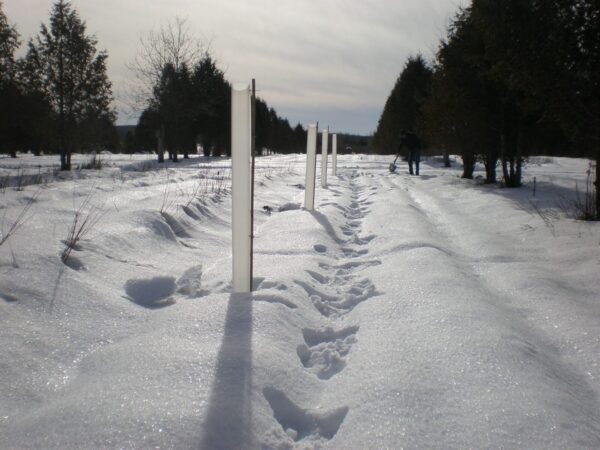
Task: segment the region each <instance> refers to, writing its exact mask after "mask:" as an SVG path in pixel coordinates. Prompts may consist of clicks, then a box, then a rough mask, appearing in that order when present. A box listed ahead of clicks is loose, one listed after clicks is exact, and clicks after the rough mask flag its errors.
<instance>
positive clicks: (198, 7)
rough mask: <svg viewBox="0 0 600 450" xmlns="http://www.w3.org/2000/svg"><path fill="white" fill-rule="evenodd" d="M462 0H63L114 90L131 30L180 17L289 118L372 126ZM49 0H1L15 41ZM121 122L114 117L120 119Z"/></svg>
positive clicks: (128, 53)
mask: <svg viewBox="0 0 600 450" xmlns="http://www.w3.org/2000/svg"><path fill="white" fill-rule="evenodd" d="M466 3H467V2H466V0H455V1H448V0H404V1H399V0H362V1H358V0H325V1H323V0H320V1H317V0H255V1H253V2H247V1H246V0H170V1H168V2H147V1H142V0H103V1H101V2H100V1H97V0H73V5H74V6H75V8H76V9H77V10H78V11H79V13H80V15H81V17H82V18H83V19H84V20H85V21H86V22H87V26H88V32H91V33H94V34H95V35H96V36H97V38H98V41H99V48H103V49H104V48H105V49H107V50H108V52H109V76H110V77H111V80H112V81H113V85H114V89H115V92H117V93H119V92H122V91H123V90H125V89H126V88H125V86H126V82H127V80H128V79H129V78H130V74H129V73H128V71H127V68H126V64H127V62H129V61H131V60H132V58H133V56H134V54H135V51H136V46H137V42H138V40H139V36H140V35H142V34H144V33H147V32H148V31H149V30H151V29H152V28H155V27H157V26H158V25H159V24H160V23H161V21H164V20H166V19H172V18H174V17H175V16H179V17H183V18H187V19H188V23H189V25H190V27H191V28H192V30H193V31H194V32H196V33H197V35H198V36H200V37H203V38H204V39H205V40H206V41H207V42H208V41H211V48H212V51H213V53H214V55H215V56H216V58H217V60H218V62H219V64H220V66H221V68H223V69H224V70H225V71H226V73H227V77H228V79H229V80H230V81H232V82H233V81H240V80H242V81H243V80H249V79H250V78H256V80H257V85H258V87H259V89H260V95H261V97H262V98H264V99H265V100H266V101H267V102H268V103H269V104H270V105H271V106H273V107H275V109H277V111H278V113H279V114H280V115H283V116H286V117H288V118H289V119H290V122H292V123H294V122H295V121H301V122H302V123H303V124H306V123H308V122H311V121H320V122H321V123H323V121H324V120H326V119H327V121H329V122H332V123H333V122H335V123H336V127H337V128H338V129H339V130H344V131H351V132H356V133H369V132H372V131H373V130H374V129H375V127H376V125H377V120H378V118H379V114H380V112H381V109H382V108H383V104H384V102H385V100H386V98H387V95H388V94H389V92H390V90H391V88H392V86H393V84H394V82H395V80H396V78H397V77H398V75H399V73H400V71H401V69H402V67H403V65H404V63H405V61H406V59H407V58H408V57H409V56H410V55H412V54H415V53H417V52H421V53H423V54H424V55H426V56H428V57H431V56H432V54H433V52H434V51H435V49H436V48H437V45H438V42H439V39H440V38H441V37H443V35H444V32H445V27H446V24H447V22H448V19H449V18H450V17H451V16H452V15H453V14H454V13H455V11H456V10H457V9H458V7H459V6H460V5H461V4H466ZM51 7H52V1H51V0H4V8H5V12H6V13H7V15H8V17H9V20H10V21H11V22H13V23H16V24H17V27H18V29H19V31H20V33H21V34H22V36H23V37H24V38H25V40H26V39H27V38H28V37H30V36H32V35H34V34H36V33H37V32H38V30H39V25H40V23H41V22H46V21H47V19H48V13H49V11H50V9H51ZM126 120H127V119H126V118H125V116H124V115H123V114H121V116H120V121H121V122H123V121H126Z"/></svg>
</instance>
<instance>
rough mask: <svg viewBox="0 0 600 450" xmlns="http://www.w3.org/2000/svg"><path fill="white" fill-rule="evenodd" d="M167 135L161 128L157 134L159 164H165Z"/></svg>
mask: <svg viewBox="0 0 600 450" xmlns="http://www.w3.org/2000/svg"><path fill="white" fill-rule="evenodd" d="M164 140H165V134H164V129H163V128H161V129H160V130H158V131H157V132H156V153H157V155H158V162H159V163H164V162H165V147H164Z"/></svg>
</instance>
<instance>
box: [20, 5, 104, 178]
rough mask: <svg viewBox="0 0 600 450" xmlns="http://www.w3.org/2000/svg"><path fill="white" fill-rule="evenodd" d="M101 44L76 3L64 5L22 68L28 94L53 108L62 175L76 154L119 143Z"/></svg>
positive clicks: (45, 27) (32, 45) (33, 45)
mask: <svg viewBox="0 0 600 450" xmlns="http://www.w3.org/2000/svg"><path fill="white" fill-rule="evenodd" d="M96 45H97V40H96V38H95V37H94V36H91V35H87V34H86V25H85V22H84V21H83V20H82V19H81V18H80V17H79V14H78V13H77V11H76V10H75V9H73V7H72V5H71V3H70V2H68V1H65V0H58V1H57V2H56V3H55V4H54V5H53V7H52V11H51V13H50V20H49V24H48V25H46V24H42V26H41V28H40V32H39V35H38V36H36V37H35V38H34V39H32V40H30V41H29V45H28V51H27V55H26V56H25V58H24V60H23V61H22V64H21V68H22V75H21V79H22V85H23V87H24V90H25V91H26V92H30V93H38V94H39V95H40V96H42V97H43V98H44V99H46V100H47V102H48V104H49V105H50V108H51V111H52V118H53V120H52V125H53V130H52V131H53V135H54V137H55V142H54V144H55V145H56V146H57V148H58V150H59V153H60V162H61V169H62V170H70V168H71V153H72V152H74V151H81V150H92V149H95V148H94V147H97V148H98V149H99V148H102V147H103V146H105V145H107V144H108V143H110V142H111V139H113V138H114V126H113V123H114V120H115V113H114V111H113V110H112V109H111V102H112V91H111V83H110V81H109V79H108V76H107V73H106V60H107V57H108V54H107V53H106V51H97V50H96Z"/></svg>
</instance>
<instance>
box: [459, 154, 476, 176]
mask: <svg viewBox="0 0 600 450" xmlns="http://www.w3.org/2000/svg"><path fill="white" fill-rule="evenodd" d="M461 158H462V160H463V174H462V176H461V178H467V179H469V180H471V179H473V171H474V170H475V156H474V155H472V154H463V155H461Z"/></svg>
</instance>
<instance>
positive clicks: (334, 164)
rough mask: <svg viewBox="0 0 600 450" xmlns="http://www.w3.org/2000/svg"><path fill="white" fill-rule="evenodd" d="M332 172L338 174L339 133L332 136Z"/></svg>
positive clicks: (334, 174)
mask: <svg viewBox="0 0 600 450" xmlns="http://www.w3.org/2000/svg"><path fill="white" fill-rule="evenodd" d="M331 174H332V175H333V176H336V175H337V134H334V135H333V137H332V138H331Z"/></svg>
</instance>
